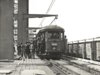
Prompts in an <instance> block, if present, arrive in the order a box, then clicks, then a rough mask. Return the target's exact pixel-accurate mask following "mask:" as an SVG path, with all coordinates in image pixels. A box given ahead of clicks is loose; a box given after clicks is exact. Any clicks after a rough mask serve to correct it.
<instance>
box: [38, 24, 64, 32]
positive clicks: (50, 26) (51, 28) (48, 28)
mask: <svg viewBox="0 0 100 75" xmlns="http://www.w3.org/2000/svg"><path fill="white" fill-rule="evenodd" d="M54 30H58V31H64V29H63V28H62V27H60V26H58V25H48V26H45V27H43V28H42V29H41V30H40V32H43V31H54Z"/></svg>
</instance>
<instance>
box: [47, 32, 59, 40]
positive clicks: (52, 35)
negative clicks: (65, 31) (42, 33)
mask: <svg viewBox="0 0 100 75" xmlns="http://www.w3.org/2000/svg"><path fill="white" fill-rule="evenodd" d="M48 38H49V39H59V38H60V33H59V32H49V33H48Z"/></svg>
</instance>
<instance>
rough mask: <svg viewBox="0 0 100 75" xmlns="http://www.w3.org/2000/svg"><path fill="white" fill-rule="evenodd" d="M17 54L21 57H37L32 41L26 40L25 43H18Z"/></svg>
mask: <svg viewBox="0 0 100 75" xmlns="http://www.w3.org/2000/svg"><path fill="white" fill-rule="evenodd" d="M17 56H19V57H20V59H25V58H27V59H29V58H35V49H34V46H33V44H32V43H29V42H26V43H25V44H22V43H20V44H18V45H17Z"/></svg>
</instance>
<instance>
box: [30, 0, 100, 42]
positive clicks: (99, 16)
mask: <svg viewBox="0 0 100 75" xmlns="http://www.w3.org/2000/svg"><path fill="white" fill-rule="evenodd" d="M51 1H52V0H29V13H30V14H45V13H46V11H47V9H48V7H49V5H50V2H51ZM49 14H58V19H57V20H56V21H55V22H54V23H53V24H52V25H54V24H56V25H59V26H61V27H63V28H64V29H65V34H66V36H67V38H68V40H69V41H74V40H81V39H85V38H93V37H98V36H100V27H99V26H100V0H56V1H55V3H54V5H53V7H52V9H51V10H50V12H49ZM52 20H53V17H51V18H50V17H49V18H46V19H45V21H44V22H43V26H45V25H49V24H50V22H51V21H52ZM40 22H41V19H38V18H35V19H29V26H30V27H34V26H35V27H38V26H40Z"/></svg>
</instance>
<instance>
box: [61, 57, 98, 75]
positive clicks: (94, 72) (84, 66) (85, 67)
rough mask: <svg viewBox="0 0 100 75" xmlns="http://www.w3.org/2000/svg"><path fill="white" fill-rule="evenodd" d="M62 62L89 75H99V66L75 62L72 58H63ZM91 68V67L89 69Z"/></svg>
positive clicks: (79, 61)
mask: <svg viewBox="0 0 100 75" xmlns="http://www.w3.org/2000/svg"><path fill="white" fill-rule="evenodd" d="M63 59H64V60H66V61H68V62H69V63H70V65H73V66H75V67H77V68H80V69H82V70H85V71H87V72H89V73H91V74H92V75H100V70H98V69H97V68H100V65H97V64H94V63H90V62H84V61H82V60H77V59H74V58H71V57H70V58H68V57H67V58H65V57H64V58H63ZM91 66H93V67H91ZM94 66H96V68H94Z"/></svg>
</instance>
